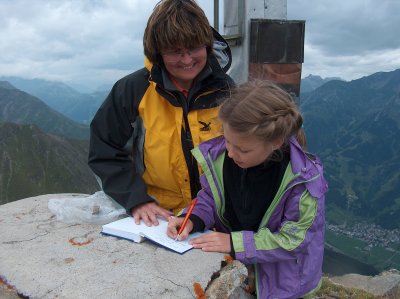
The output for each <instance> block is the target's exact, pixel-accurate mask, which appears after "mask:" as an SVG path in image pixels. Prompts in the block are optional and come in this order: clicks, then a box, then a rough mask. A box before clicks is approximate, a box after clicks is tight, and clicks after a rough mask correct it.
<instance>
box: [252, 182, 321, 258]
mask: <svg viewBox="0 0 400 299" xmlns="http://www.w3.org/2000/svg"><path fill="white" fill-rule="evenodd" d="M299 205H300V219H299V220H300V222H293V221H288V222H286V223H285V224H284V225H283V226H282V228H281V230H280V231H279V232H278V233H274V234H273V233H271V231H270V230H269V229H267V228H262V229H260V230H259V231H258V232H257V233H256V234H255V235H254V241H255V246H256V249H257V250H273V249H276V248H283V249H285V250H287V251H291V250H294V249H295V248H296V247H298V246H299V245H300V244H301V242H303V241H304V238H305V235H306V233H307V230H308V229H309V228H310V226H311V225H312V224H313V222H314V219H315V217H316V215H317V200H316V199H315V198H314V197H312V196H311V195H310V193H309V192H308V191H307V190H305V191H304V192H303V194H302V195H301V197H300V202H299ZM303 219H305V220H306V221H304V222H303V221H302V220H303Z"/></svg>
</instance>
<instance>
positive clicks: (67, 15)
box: [0, 0, 156, 86]
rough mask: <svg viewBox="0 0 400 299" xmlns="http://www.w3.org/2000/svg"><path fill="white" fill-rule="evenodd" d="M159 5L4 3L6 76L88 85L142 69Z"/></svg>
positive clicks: (136, 0)
mask: <svg viewBox="0 0 400 299" xmlns="http://www.w3.org/2000/svg"><path fill="white" fill-rule="evenodd" d="M5 2H7V3H5ZM155 3H156V1H146V5H143V1H140V0H127V1H120V0H119V1H94V0H93V1H78V0H75V1H45V0H35V1H34V2H32V1H23V0H19V1H18V0H16V1H12V2H8V1H3V2H1V3H0V12H1V13H0V19H1V20H2V21H1V23H0V28H1V29H0V35H1V37H2V39H3V42H4V41H5V43H4V45H3V43H2V45H1V47H0V52H1V53H4V54H3V55H2V58H1V60H0V68H1V70H2V71H1V72H2V75H17V76H24V75H25V76H26V77H39V78H43V77H44V78H48V79H50V80H61V81H65V82H71V81H79V82H81V84H83V85H89V86H90V85H91V86H93V85H95V84H102V83H105V82H106V81H110V80H116V79H117V78H119V77H120V76H122V75H124V74H127V73H129V72H130V71H132V70H133V69H134V68H137V67H139V66H142V65H143V47H142V36H143V31H144V27H145V24H146V22H147V18H148V16H149V15H150V13H151V11H152V9H153V7H154V5H155ZM28 6H29V8H30V9H29V10H28V9H26V7H28ZM28 11H29V13H28ZM99 79H100V80H99ZM98 80H99V81H103V82H97V81H98ZM96 82H97V83H96Z"/></svg>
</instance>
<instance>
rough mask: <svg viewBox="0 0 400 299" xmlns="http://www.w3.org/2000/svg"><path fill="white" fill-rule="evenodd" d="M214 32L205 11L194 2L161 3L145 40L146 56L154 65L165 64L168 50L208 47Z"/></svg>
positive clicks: (185, 0)
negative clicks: (164, 52)
mask: <svg viewBox="0 0 400 299" xmlns="http://www.w3.org/2000/svg"><path fill="white" fill-rule="evenodd" d="M212 43H213V31H212V29H211V27H210V24H209V22H208V19H207V17H206V15H205V13H204V11H203V10H202V9H201V8H200V6H198V5H197V3H196V2H195V1H194V0H161V1H160V2H158V3H157V5H156V6H155V7H154V10H153V13H152V14H151V15H150V17H149V19H148V21H147V26H146V29H145V31H144V36H143V47H144V54H145V55H146V56H147V58H148V59H149V60H150V61H151V62H152V63H158V64H160V63H162V60H161V56H160V55H161V51H163V50H165V49H177V48H195V47H199V46H203V45H205V46H207V50H208V51H210V50H211V48H212Z"/></svg>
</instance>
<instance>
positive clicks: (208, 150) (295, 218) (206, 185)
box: [167, 81, 327, 299]
mask: <svg viewBox="0 0 400 299" xmlns="http://www.w3.org/2000/svg"><path fill="white" fill-rule="evenodd" d="M219 118H220V120H221V122H222V126H223V132H224V136H220V137H217V138H214V139H212V140H210V141H207V142H204V143H202V144H200V145H199V146H198V147H197V148H195V149H194V150H193V155H194V156H195V157H196V159H197V160H198V162H199V163H200V165H201V167H202V168H203V171H204V174H203V175H202V177H201V184H202V190H201V191H200V192H199V193H198V202H197V205H196V206H195V208H194V209H193V213H192V215H191V216H190V220H189V221H188V222H187V225H186V226H185V229H184V231H183V232H182V233H181V234H180V235H179V236H178V237H179V239H181V240H182V239H185V238H186V237H187V236H188V234H189V233H191V232H195V231H201V230H204V229H214V230H215V232H212V233H210V234H207V235H205V236H202V237H198V238H196V239H193V240H192V241H191V244H192V245H193V247H194V248H201V249H202V250H203V251H217V252H225V253H231V254H232V255H233V256H234V258H236V259H237V260H239V261H241V262H243V263H244V264H246V265H253V266H254V271H255V279H256V281H255V285H256V293H257V297H258V298H279V299H282V298H300V297H304V296H306V295H308V294H310V293H312V292H313V291H315V290H317V289H318V287H319V286H320V283H321V276H322V260H323V252H324V218H325V217H324V201H325V193H326V191H327V183H326V181H325V179H324V177H323V172H322V165H321V163H320V161H319V159H318V158H316V157H315V156H312V155H310V154H308V153H306V152H305V151H304V150H303V148H302V146H304V143H305V140H304V139H303V138H299V137H298V136H302V135H301V134H300V133H301V132H302V129H301V127H302V122H303V121H302V116H301V114H300V112H299V110H298V108H297V106H296V104H295V103H294V102H293V100H292V98H291V97H290V95H289V94H288V93H286V92H285V91H284V90H282V89H281V88H279V87H278V86H276V85H275V84H273V83H271V82H268V81H253V82H248V83H245V84H243V85H241V86H240V87H238V88H236V90H234V91H233V93H232V94H231V95H230V97H229V98H228V99H227V100H226V101H225V102H224V103H223V105H222V106H221V109H220V111H219ZM182 220H183V218H182V217H177V218H176V217H171V218H170V220H169V225H168V232H167V233H168V235H169V236H170V237H172V238H176V237H177V229H178V228H179V227H180V225H181V224H182ZM249 268H250V267H249Z"/></svg>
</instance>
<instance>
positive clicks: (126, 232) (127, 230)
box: [101, 217, 210, 254]
mask: <svg viewBox="0 0 400 299" xmlns="http://www.w3.org/2000/svg"><path fill="white" fill-rule="evenodd" d="M158 222H159V225H158V226H147V225H146V224H144V222H143V221H141V222H140V224H136V223H135V221H134V219H133V218H132V217H126V218H123V219H120V220H116V221H114V222H111V223H108V224H105V225H103V228H102V231H101V232H102V233H103V234H106V235H111V236H114V237H119V238H123V239H127V240H130V241H133V242H136V243H141V242H143V241H144V240H146V239H149V240H150V241H153V242H155V243H157V244H159V245H161V246H164V247H166V248H168V249H170V250H173V251H176V252H178V253H181V254H182V253H185V252H186V251H188V250H190V249H192V248H193V246H192V245H190V244H189V243H188V241H189V240H190V239H192V238H195V237H198V236H200V235H202V234H205V233H208V232H210V231H207V232H203V233H200V232H199V233H194V234H190V235H189V237H188V238H187V239H186V240H184V241H175V240H174V239H171V238H170V237H168V236H167V233H166V232H167V226H168V221H165V220H163V219H158Z"/></svg>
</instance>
